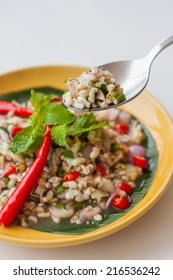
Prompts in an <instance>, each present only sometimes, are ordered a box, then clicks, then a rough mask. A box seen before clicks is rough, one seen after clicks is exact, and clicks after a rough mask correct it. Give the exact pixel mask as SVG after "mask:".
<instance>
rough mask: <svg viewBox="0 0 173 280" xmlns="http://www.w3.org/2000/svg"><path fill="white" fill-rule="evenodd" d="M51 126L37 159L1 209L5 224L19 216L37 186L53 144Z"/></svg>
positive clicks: (0, 218) (47, 130)
mask: <svg viewBox="0 0 173 280" xmlns="http://www.w3.org/2000/svg"><path fill="white" fill-rule="evenodd" d="M50 128H51V126H49V125H47V126H46V129H45V134H44V137H43V140H42V143H41V145H40V148H39V150H38V153H37V156H36V159H35V160H34V162H33V163H32V165H31V166H30V168H29V169H28V171H27V173H26V174H25V176H24V177H23V178H22V180H21V182H20V183H19V185H18V186H17V187H16V189H15V190H14V192H13V193H12V195H11V196H10V197H9V199H8V200H7V202H6V204H5V205H4V206H3V208H2V209H1V210H0V222H1V223H2V224H3V225H4V226H6V227H7V226H9V225H10V224H11V223H12V222H13V220H14V219H15V218H16V217H17V215H18V214H19V212H20V210H21V209H22V207H23V205H24V204H25V202H26V201H27V198H28V196H29V194H30V192H31V191H32V189H33V188H34V187H36V186H37V182H38V179H39V178H40V175H41V173H42V171H43V168H44V166H45V165H46V160H47V157H48V153H49V150H50V146H51V135H50Z"/></svg>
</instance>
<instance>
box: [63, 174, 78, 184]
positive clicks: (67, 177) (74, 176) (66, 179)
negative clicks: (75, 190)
mask: <svg viewBox="0 0 173 280" xmlns="http://www.w3.org/2000/svg"><path fill="white" fill-rule="evenodd" d="M78 177H79V172H78V171H72V172H69V173H66V174H65V175H64V176H63V181H64V182H69V181H75V180H76V179H77V178H78Z"/></svg>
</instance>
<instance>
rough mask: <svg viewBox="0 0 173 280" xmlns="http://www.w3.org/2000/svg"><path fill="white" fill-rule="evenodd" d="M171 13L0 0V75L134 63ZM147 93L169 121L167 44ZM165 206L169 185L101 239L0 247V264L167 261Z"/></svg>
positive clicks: (91, 1)
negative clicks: (63, 245) (35, 69)
mask: <svg viewBox="0 0 173 280" xmlns="http://www.w3.org/2000/svg"><path fill="white" fill-rule="evenodd" d="M172 11H173V1H172V0H150V1H147V0H140V1H139V0H130V1H128V0H83V1H82V0H81V1H80V0H73V1H70V0H69V1H67V0H30V1H23V0H13V1H12V0H11V1H10V0H0V73H4V72H8V71H11V70H14V69H19V68H23V67H28V66H35V65H46V64H49V65H50V64H72V65H87V66H94V65H100V64H104V63H107V62H111V61H116V60H123V59H133V58H140V57H142V56H144V55H145V54H146V53H147V52H148V51H149V50H150V49H151V48H152V46H154V44H155V43H157V42H159V41H160V40H162V39H163V38H165V37H167V36H169V35H170V34H171V33H173V16H172ZM147 88H148V90H149V91H150V92H151V93H152V94H153V95H154V96H155V97H157V99H158V100H159V101H160V102H161V103H162V104H163V106H164V107H165V108H166V109H167V111H168V112H169V114H170V115H171V116H172V117H173V110H172V108H173V46H171V47H169V48H167V49H166V50H165V51H163V52H162V53H161V54H160V55H159V57H158V58H157V59H156V60H155V62H154V64H153V66H152V70H151V76H150V80H149V83H148V86H147ZM165 145H166V143H165ZM172 202H173V183H171V184H170V186H169V188H168V189H167V191H166V193H165V194H164V195H163V197H162V198H161V199H160V200H159V202H158V203H157V204H156V205H155V206H154V207H153V208H152V209H151V210H150V211H149V212H148V213H146V214H145V215H144V216H143V217H141V218H140V219H139V220H137V221H136V222H134V223H133V224H131V225H130V226H128V227H127V228H125V229H123V230H121V231H119V232H117V233H115V234H113V235H111V236H109V237H106V238H104V239H101V240H98V241H95V242H92V243H88V244H84V245H78V246H76V247H66V248H53V249H40V248H39V249H38V248H25V247H18V246H16V245H11V244H7V243H3V242H0V252H1V253H0V259H2V260H3V259H4V260H5V259H173V220H172V214H173V203H172Z"/></svg>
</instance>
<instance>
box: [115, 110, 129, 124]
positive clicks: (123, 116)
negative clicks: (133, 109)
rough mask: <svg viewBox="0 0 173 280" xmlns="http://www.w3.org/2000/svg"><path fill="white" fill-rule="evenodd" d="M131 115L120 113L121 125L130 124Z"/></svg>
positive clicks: (124, 112)
mask: <svg viewBox="0 0 173 280" xmlns="http://www.w3.org/2000/svg"><path fill="white" fill-rule="evenodd" d="M131 118H132V117H131V115H130V114H129V113H128V112H126V111H120V113H119V116H118V120H119V122H120V123H124V124H128V123H129V122H130V120H131Z"/></svg>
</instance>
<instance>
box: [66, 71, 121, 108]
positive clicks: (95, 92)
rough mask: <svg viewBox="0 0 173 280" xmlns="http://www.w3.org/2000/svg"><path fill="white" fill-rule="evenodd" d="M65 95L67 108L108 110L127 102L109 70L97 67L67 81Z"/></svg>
mask: <svg viewBox="0 0 173 280" xmlns="http://www.w3.org/2000/svg"><path fill="white" fill-rule="evenodd" d="M65 84H66V86H67V91H66V92H65V93H64V95H63V103H64V105H65V106H66V107H74V108H77V109H94V108H107V107H109V106H111V105H117V104H118V103H120V102H122V101H124V100H125V95H124V93H123V89H122V88H121V87H120V85H119V84H118V83H117V82H116V80H115V78H114V77H113V75H112V74H111V73H110V72H109V71H108V70H103V69H102V68H98V67H95V68H93V69H90V70H89V71H88V72H83V73H82V74H81V75H80V76H79V77H77V78H75V79H74V78H69V79H67V80H66V81H65Z"/></svg>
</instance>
